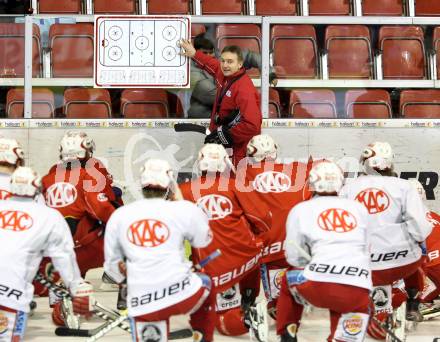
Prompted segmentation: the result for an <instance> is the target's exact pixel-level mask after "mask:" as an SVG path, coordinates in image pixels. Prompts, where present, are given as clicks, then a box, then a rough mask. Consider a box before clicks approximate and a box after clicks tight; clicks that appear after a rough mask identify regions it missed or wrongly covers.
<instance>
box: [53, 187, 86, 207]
mask: <svg viewBox="0 0 440 342" xmlns="http://www.w3.org/2000/svg"><path fill="white" fill-rule="evenodd" d="M77 196H78V193H77V191H76V188H75V186H73V185H72V184H70V183H65V182H59V183H55V184H52V185H51V186H50V187H49V188H48V189H47V192H46V204H47V205H48V206H49V207H51V208H62V207H67V206H68V205H69V204H72V203H73V202H75V201H76V197H77Z"/></svg>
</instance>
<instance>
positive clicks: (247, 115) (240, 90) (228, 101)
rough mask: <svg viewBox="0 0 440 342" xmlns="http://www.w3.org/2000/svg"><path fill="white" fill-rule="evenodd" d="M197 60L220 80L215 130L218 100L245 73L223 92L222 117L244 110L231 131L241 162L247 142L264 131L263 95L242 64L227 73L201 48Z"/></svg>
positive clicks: (235, 157)
mask: <svg viewBox="0 0 440 342" xmlns="http://www.w3.org/2000/svg"><path fill="white" fill-rule="evenodd" d="M193 60H194V61H195V62H196V63H197V64H198V65H199V67H200V68H202V69H204V70H206V71H207V72H208V73H210V74H211V75H212V76H213V77H214V79H215V81H216V84H217V94H216V100H215V102H214V107H213V110H212V113H211V123H210V125H209V129H210V130H211V131H213V130H214V129H216V128H217V127H218V126H219V125H218V124H217V123H216V121H215V116H216V114H217V113H215V111H216V108H217V102H218V99H219V96H220V94H221V92H222V90H223V89H224V88H225V87H227V86H228V84H229V83H230V82H231V81H232V80H233V79H235V78H236V77H237V76H239V75H242V76H241V77H240V78H239V79H238V80H236V81H235V82H234V83H233V84H232V85H231V87H230V88H229V90H228V91H227V92H226V94H225V96H223V99H222V102H221V105H220V108H219V113H218V115H219V118H220V120H222V119H225V118H226V117H228V116H229V115H230V114H231V112H232V111H234V110H236V109H238V110H239V111H240V120H239V122H238V123H237V124H235V126H233V127H232V128H231V129H230V130H229V133H230V134H231V136H232V139H233V140H234V144H233V162H234V165H237V164H238V162H239V161H240V160H241V159H243V158H244V157H245V156H246V146H247V144H248V142H249V140H251V139H252V137H254V136H255V135H258V134H260V133H261V120H262V115H261V110H260V96H259V94H258V93H257V90H256V89H255V87H254V85H253V83H252V80H251V79H250V77H249V76H248V75H247V74H246V70H245V69H244V68H241V69H240V70H239V71H237V72H236V73H235V74H233V75H231V76H227V77H226V76H224V75H223V72H222V70H221V68H220V62H219V61H218V60H217V59H216V58H214V57H211V56H208V55H205V54H204V53H202V52H201V51H197V52H196V55H195V56H194V57H193Z"/></svg>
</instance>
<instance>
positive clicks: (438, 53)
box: [432, 27, 440, 80]
mask: <svg viewBox="0 0 440 342" xmlns="http://www.w3.org/2000/svg"><path fill="white" fill-rule="evenodd" d="M432 47H433V49H434V52H435V58H436V61H437V79H438V80H439V79H440V27H436V28H434V33H433V36H432Z"/></svg>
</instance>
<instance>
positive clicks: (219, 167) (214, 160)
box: [197, 144, 233, 172]
mask: <svg viewBox="0 0 440 342" xmlns="http://www.w3.org/2000/svg"><path fill="white" fill-rule="evenodd" d="M227 167H229V168H231V169H233V166H232V163H231V161H230V160H229V156H228V153H227V152H226V150H225V148H224V147H223V146H222V145H218V144H205V145H204V146H203V147H202V148H201V149H200V151H199V155H198V157H197V169H198V171H207V172H223V171H225V170H226V168H227Z"/></svg>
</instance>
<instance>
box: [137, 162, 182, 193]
mask: <svg viewBox="0 0 440 342" xmlns="http://www.w3.org/2000/svg"><path fill="white" fill-rule="evenodd" d="M174 182H175V180H174V174H173V170H172V168H171V165H170V163H168V162H167V161H166V160H163V159H148V160H147V161H146V162H145V163H144V165H143V166H142V167H141V185H142V188H152V189H163V190H168V189H169V188H170V186H171V185H172V184H173V183H174Z"/></svg>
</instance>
